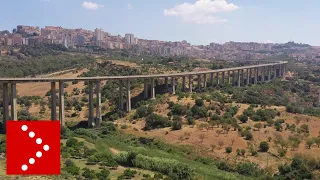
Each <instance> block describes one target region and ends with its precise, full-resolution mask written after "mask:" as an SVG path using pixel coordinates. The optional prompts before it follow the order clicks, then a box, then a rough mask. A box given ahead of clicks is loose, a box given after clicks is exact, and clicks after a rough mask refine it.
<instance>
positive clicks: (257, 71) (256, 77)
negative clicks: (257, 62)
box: [254, 68, 259, 84]
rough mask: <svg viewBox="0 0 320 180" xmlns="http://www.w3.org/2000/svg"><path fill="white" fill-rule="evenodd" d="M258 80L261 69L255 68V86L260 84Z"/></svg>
mask: <svg viewBox="0 0 320 180" xmlns="http://www.w3.org/2000/svg"><path fill="white" fill-rule="evenodd" d="M258 78H259V69H258V68H255V76H254V84H257V83H258Z"/></svg>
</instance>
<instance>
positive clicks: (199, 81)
mask: <svg viewBox="0 0 320 180" xmlns="http://www.w3.org/2000/svg"><path fill="white" fill-rule="evenodd" d="M197 81H198V84H197V86H198V88H197V91H200V89H201V74H198V77H197Z"/></svg>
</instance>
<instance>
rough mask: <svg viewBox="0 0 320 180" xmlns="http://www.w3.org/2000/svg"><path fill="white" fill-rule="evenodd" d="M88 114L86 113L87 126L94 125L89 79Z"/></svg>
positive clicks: (91, 89)
mask: <svg viewBox="0 0 320 180" xmlns="http://www.w3.org/2000/svg"><path fill="white" fill-rule="evenodd" d="M88 108H89V115H88V127H94V126H95V123H94V115H93V113H94V112H93V82H92V81H89V106H88Z"/></svg>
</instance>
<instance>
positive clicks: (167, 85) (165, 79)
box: [164, 77, 169, 92]
mask: <svg viewBox="0 0 320 180" xmlns="http://www.w3.org/2000/svg"><path fill="white" fill-rule="evenodd" d="M168 81H169V80H168V77H165V78H164V86H165V88H166V91H167V92H169V83H168Z"/></svg>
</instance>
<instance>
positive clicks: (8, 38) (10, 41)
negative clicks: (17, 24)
mask: <svg viewBox="0 0 320 180" xmlns="http://www.w3.org/2000/svg"><path fill="white" fill-rule="evenodd" d="M5 45H6V46H12V45H13V39H12V36H6V38H5Z"/></svg>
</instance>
